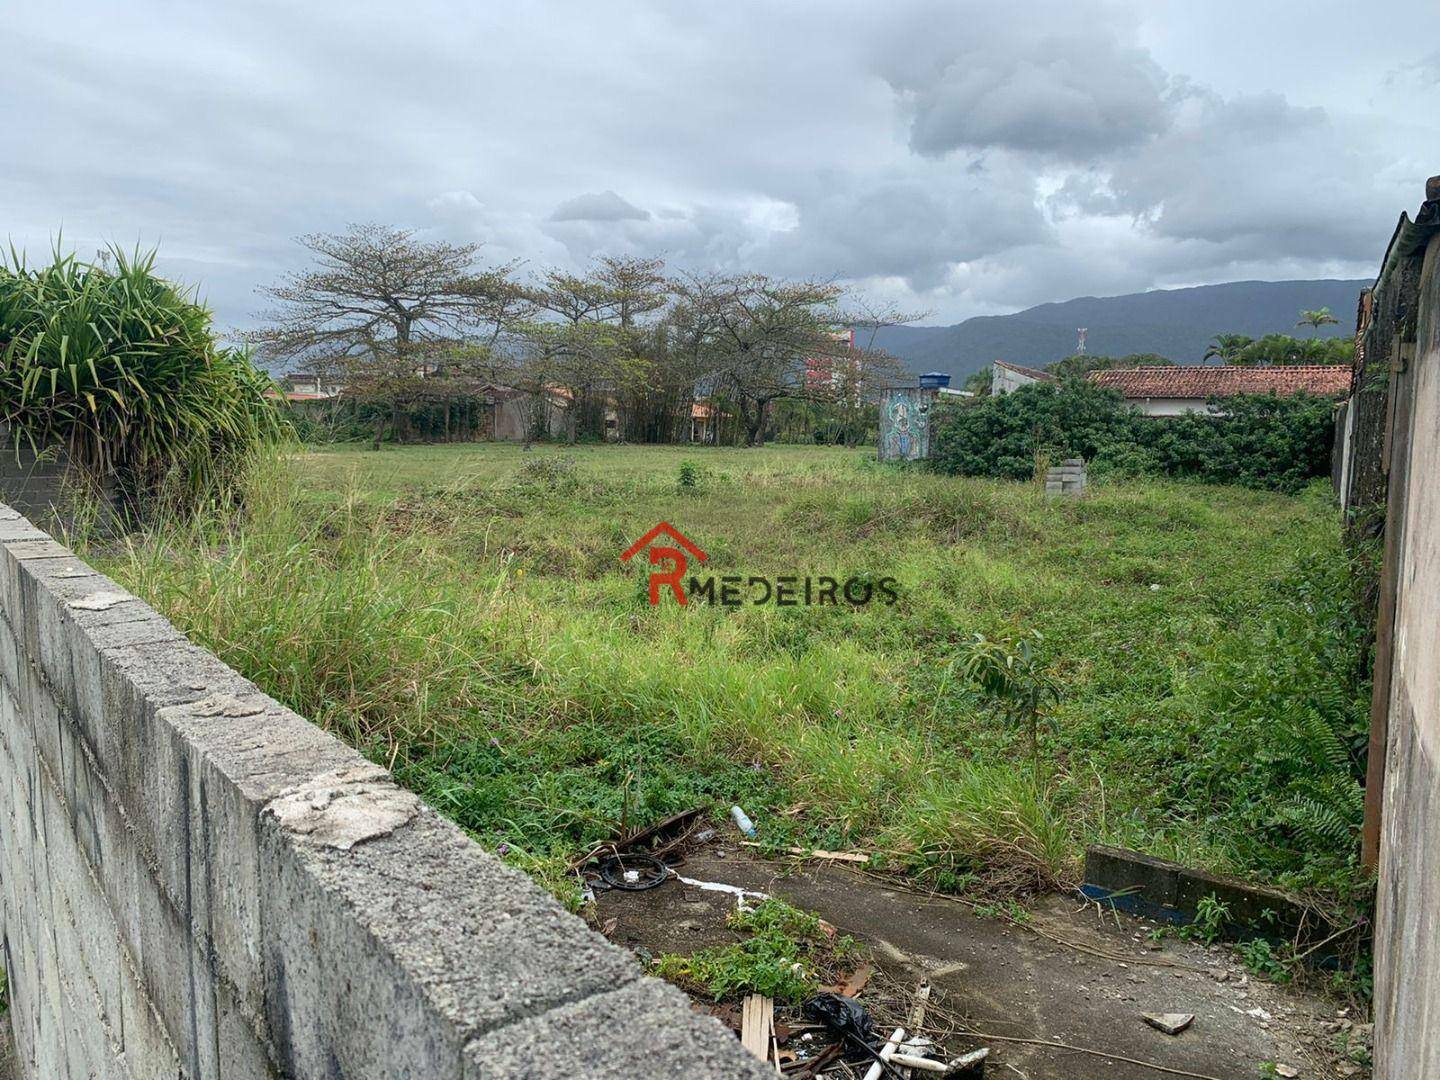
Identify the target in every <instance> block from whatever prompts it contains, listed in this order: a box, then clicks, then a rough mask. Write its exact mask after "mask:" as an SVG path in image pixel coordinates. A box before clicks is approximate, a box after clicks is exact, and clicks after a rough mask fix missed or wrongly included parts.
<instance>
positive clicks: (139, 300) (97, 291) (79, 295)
mask: <svg viewBox="0 0 1440 1080" xmlns="http://www.w3.org/2000/svg"><path fill="white" fill-rule="evenodd" d="M111 254H112V256H113V259H114V262H115V266H114V269H108V268H106V267H102V266H93V265H90V264H87V263H83V262H80V261H79V260H77V259H76V258H75V257H74V256H73V255H61V254H59V253H58V252H57V253H56V255H55V257H54V258H53V259H52V261H51V262H50V263H49V265H47V266H43V267H38V268H34V269H32V268H30V267H29V266H27V265H26V263H25V260H24V258H23V256H21V255H19V254H18V253H16V252H15V251H14V249H11V251H10V254H9V258H8V260H6V261H5V262H3V263H0V424H3V425H4V426H5V428H6V429H8V436H9V439H10V448H11V450H12V451H18V450H19V449H20V448H22V447H25V446H28V447H30V448H31V449H32V450H34V451H35V452H37V453H41V452H45V451H47V450H50V449H52V448H62V449H63V450H64V451H65V452H66V453H67V454H68V458H69V461H70V464H71V467H72V469H73V470H74V471H75V472H76V473H77V474H78V476H77V479H80V480H82V481H86V482H89V483H90V484H92V485H99V484H103V483H105V482H107V481H108V482H113V484H114V485H115V488H116V490H117V491H118V493H119V495H120V497H121V501H122V503H123V505H124V508H125V509H126V510H127V511H129V512H131V513H134V512H136V511H143V510H144V509H145V508H146V507H147V506H149V505H152V504H153V502H154V500H156V499H158V498H160V497H162V496H165V497H167V498H174V499H177V500H179V501H183V502H189V503H191V504H194V503H197V502H199V501H202V500H204V499H207V498H211V497H215V496H220V495H223V494H224V493H225V491H226V489H227V488H228V486H229V484H230V482H231V481H232V480H233V478H234V476H235V475H236V473H237V472H238V471H239V469H240V468H241V466H242V465H243V463H244V461H245V460H247V459H248V457H249V455H250V454H251V452H252V451H253V450H254V449H255V448H256V447H257V446H259V445H261V444H264V443H268V442H273V441H274V440H275V439H277V438H278V437H279V436H280V435H281V433H282V431H283V429H284V426H285V421H284V420H283V419H282V417H281V415H280V413H279V411H278V410H277V409H276V408H275V407H274V406H273V405H272V404H271V403H270V402H269V401H267V400H266V398H265V392H266V390H268V389H270V388H271V382H270V379H269V377H268V376H266V375H265V374H263V373H262V372H260V371H258V370H257V369H256V368H255V367H254V366H253V365H252V364H251V363H250V360H249V357H248V355H247V354H246V353H245V352H243V351H241V350H237V349H231V348H226V347H224V346H222V345H220V344H219V343H218V342H217V341H216V339H215V336H214V334H213V332H212V330H211V325H210V319H211V316H210V312H209V310H207V309H206V308H205V306H204V305H203V304H201V303H200V302H199V301H198V300H197V299H196V297H195V294H194V293H193V291H190V290H185V289H181V288H179V287H177V286H175V285H173V284H171V283H170V282H168V281H165V280H163V279H162V278H160V277H158V276H157V275H156V273H155V253H154V251H150V252H140V251H137V252H135V253H134V254H133V255H126V254H125V253H124V252H123V251H120V250H118V249H111Z"/></svg>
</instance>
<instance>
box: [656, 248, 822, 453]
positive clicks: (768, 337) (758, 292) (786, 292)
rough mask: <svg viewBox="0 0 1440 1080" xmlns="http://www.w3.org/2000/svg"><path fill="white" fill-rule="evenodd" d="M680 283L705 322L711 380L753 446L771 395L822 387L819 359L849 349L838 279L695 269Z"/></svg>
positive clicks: (695, 314)
mask: <svg viewBox="0 0 1440 1080" xmlns="http://www.w3.org/2000/svg"><path fill="white" fill-rule="evenodd" d="M679 289H680V293H681V296H682V298H683V300H684V301H685V303H686V306H687V308H688V310H689V311H690V312H691V313H692V317H695V318H698V319H700V320H702V321H703V322H704V324H705V327H706V330H705V341H706V352H707V354H708V358H709V361H710V380H709V381H710V382H711V384H712V385H713V386H714V388H715V390H716V391H717V393H718V394H719V395H721V396H723V397H724V398H725V399H727V400H728V401H729V402H730V403H731V404H732V405H733V406H734V407H735V409H736V411H737V412H738V414H739V420H740V423H741V425H742V427H743V431H744V437H745V444H746V445H747V446H755V445H757V444H758V443H759V442H760V441H761V440H762V438H763V436H764V431H765V422H766V419H767V417H768V415H769V410H770V406H771V404H772V403H773V402H775V401H778V400H780V399H782V398H789V397H805V396H813V395H814V394H816V393H818V392H819V391H817V389H816V387H815V380H814V379H813V373H814V371H815V367H816V365H817V364H825V363H827V362H828V363H833V362H834V361H835V360H836V359H838V358H843V357H845V356H846V355H847V354H848V353H849V352H850V351H851V346H850V344H849V341H848V339H847V340H844V341H842V340H841V338H840V336H839V335H838V334H837V332H836V327H837V326H838V325H839V324H840V316H839V313H838V312H837V311H836V310H835V302H836V301H837V300H838V299H839V297H840V292H841V290H840V288H839V287H838V286H836V285H833V284H828V283H823V282H813V281H800V282H785V281H777V280H775V279H773V278H769V277H766V276H765V275H763V274H742V275H739V276H737V277H730V278H723V277H720V276H718V275H711V276H692V277H690V278H687V279H686V280H685V281H684V282H683V283H682V284H681V285H680V286H679ZM827 392H828V390H827Z"/></svg>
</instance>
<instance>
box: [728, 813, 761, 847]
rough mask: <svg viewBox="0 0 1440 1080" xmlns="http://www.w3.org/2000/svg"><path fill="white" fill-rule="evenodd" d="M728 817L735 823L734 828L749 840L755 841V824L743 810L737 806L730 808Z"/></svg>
mask: <svg viewBox="0 0 1440 1080" xmlns="http://www.w3.org/2000/svg"><path fill="white" fill-rule="evenodd" d="M730 817H731V819H732V820H733V821H734V822H735V827H736V828H737V829H739V830H740V831H741V832H742V833H744V834H745V835H746V836H748V837H750V839H752V840H753V839H755V823H754V822H753V821H751V820H750V818H749V816H748V815H747V814H746V813H745V811H744V810H741V809H740V807H738V806H732V807H730Z"/></svg>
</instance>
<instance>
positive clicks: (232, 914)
mask: <svg viewBox="0 0 1440 1080" xmlns="http://www.w3.org/2000/svg"><path fill="white" fill-rule="evenodd" d="M0 948H3V958H0V962H3V964H4V967H5V970H6V972H7V974H8V977H9V982H10V997H11V1022H12V1026H13V1029H14V1040H15V1044H16V1049H17V1053H18V1057H19V1060H20V1067H21V1071H22V1073H23V1075H25V1076H26V1077H33V1078H44V1080H52V1078H79V1077H87V1078H88V1077H106V1078H109V1077H116V1078H141V1077H145V1078H149V1077H168V1078H185V1077H189V1078H200V1077H205V1078H210V1077H216V1078H223V1080H232V1078H234V1080H242V1078H243V1080H249V1078H260V1077H287V1078H288V1077H296V1078H307V1077H324V1078H326V1080H336V1078H342V1077H343V1078H347V1080H358V1078H365V1077H387V1078H388V1077H426V1078H440V1080H448V1078H456V1080H460V1078H465V1080H473V1078H479V1077H520V1076H535V1077H541V1076H544V1077H550V1076H586V1077H634V1076H647V1077H670V1076H673V1077H680V1076H685V1077H736V1078H742V1077H745V1078H755V1077H760V1076H764V1075H773V1074H767V1073H766V1072H765V1071H764V1070H762V1069H761V1068H760V1067H759V1063H758V1062H756V1061H754V1060H753V1059H751V1058H749V1057H748V1056H746V1055H745V1054H744V1053H743V1051H742V1050H741V1049H740V1046H739V1044H738V1042H737V1041H736V1040H735V1038H734V1037H733V1036H732V1035H731V1034H730V1033H729V1032H727V1031H726V1030H725V1029H723V1028H722V1027H721V1026H720V1025H719V1023H718V1022H716V1021H714V1020H712V1019H710V1018H708V1017H701V1016H699V1015H697V1014H695V1013H694V1012H693V1011H692V1010H691V1009H690V1008H689V1005H688V1002H687V1001H686V999H685V998H684V997H683V995H681V994H680V993H679V992H678V991H676V990H674V989H673V988H671V987H668V986H666V985H664V984H662V983H659V982H657V981H655V980H653V979H650V978H648V977H646V976H644V975H643V974H642V972H641V971H640V969H639V967H638V966H637V964H636V963H635V961H634V960H633V959H632V958H631V957H630V956H629V954H627V953H625V952H624V951H622V950H620V949H618V948H616V947H614V946H612V945H610V944H609V943H608V942H606V941H605V940H604V939H603V938H601V937H599V936H598V935H596V934H593V933H592V932H591V931H590V930H589V929H587V928H586V927H585V925H584V924H583V923H582V922H581V921H580V920H579V919H577V918H575V917H573V916H571V915H569V914H568V913H566V912H565V911H564V910H563V909H561V908H560V906H559V905H558V904H556V903H555V902H554V901H553V900H552V899H551V898H550V897H549V896H548V895H546V894H544V893H543V892H542V891H541V890H540V889H539V888H538V887H537V886H535V885H534V884H533V883H532V882H531V881H530V880H529V879H528V878H526V877H525V876H524V875H522V874H520V873H518V872H517V871H514V870H512V869H510V868H508V867H506V866H505V865H503V864H502V863H501V862H499V861H498V860H497V859H495V858H494V857H492V856H491V855H489V854H488V853H486V852H485V851H483V850H481V849H480V847H479V846H477V845H476V844H474V843H473V842H472V841H470V840H469V839H468V838H467V837H466V836H465V835H464V834H463V833H462V832H461V831H460V830H459V829H457V828H456V827H455V826H454V825H452V824H450V823H449V822H448V821H446V820H444V819H443V818H441V817H440V816H439V815H437V814H436V813H435V812H434V811H433V810H431V809H430V808H429V807H427V806H425V805H424V804H423V803H421V802H420V801H419V800H418V799H417V798H416V797H415V796H414V795H412V794H410V793H409V792H407V791H404V790H403V789H401V788H399V787H397V786H396V785H395V784H394V783H393V782H392V781H391V779H390V777H389V775H388V774H387V773H386V772H385V771H384V770H383V769H380V768H378V767H376V766H374V765H372V764H370V763H369V762H367V761H365V760H364V759H363V758H362V757H360V755H358V754H357V753H356V752H355V751H353V750H351V749H350V748H349V747H347V746H345V745H344V744H342V743H340V742H338V741H337V740H335V739H334V738H332V737H330V736H329V735H327V734H325V733H324V732H322V731H321V730H319V729H318V728H316V727H315V726H314V725H312V724H310V723H309V722H308V721H306V720H305V719H304V718H302V717H300V716H298V715H296V714H295V713H293V712H290V711H289V710H287V709H285V708H284V707H283V706H281V705H279V704H278V703H277V702H275V701H273V700H272V699H270V698H269V697H267V696H266V695H264V694H263V693H261V692H260V691H259V690H258V689H257V688H256V687H255V686H254V685H253V684H251V683H249V682H247V681H246V680H245V679H243V678H241V677H240V676H239V675H238V674H237V673H236V672H234V671H232V670H231V669H230V668H228V667H226V666H225V665H224V664H222V663H221V662H220V661H219V660H218V659H216V658H215V657H214V656H212V655H210V654H209V653H207V652H205V651H204V650H203V649H200V648H198V647H197V646H195V645H193V644H191V643H190V642H188V641H187V640H186V639H185V638H184V636H183V635H182V634H180V633H179V632H178V631H177V630H176V629H175V628H174V627H172V626H171V625H170V624H169V623H168V622H167V621H166V620H165V619H163V618H162V617H161V616H159V615H158V614H156V613H155V612H154V611H153V610H151V609H150V608H149V607H147V606H146V605H145V604H143V603H142V602H141V601H139V600H138V599H136V598H135V597H133V596H131V595H130V594H128V593H126V592H125V591H124V590H123V589H121V588H119V587H118V586H117V585H115V584H114V583H113V582H111V581H109V580H108V579H106V578H104V577H103V576H101V575H99V574H97V573H95V572H94V571H93V570H91V569H90V568H89V567H88V566H86V565H85V564H84V563H83V562H81V561H80V560H79V559H77V558H76V557H75V556H74V555H73V554H71V553H70V552H69V551H67V550H66V549H65V548H64V547H62V546H61V545H59V544H57V543H55V542H54V541H53V540H52V539H51V538H50V537H49V536H48V535H46V534H45V533H44V532H42V531H40V530H39V529H37V528H35V527H34V526H32V525H31V524H30V523H29V522H28V521H27V520H25V519H24V518H23V517H21V516H20V515H19V514H18V513H17V512H16V511H14V510H11V509H9V508H8V507H3V506H0Z"/></svg>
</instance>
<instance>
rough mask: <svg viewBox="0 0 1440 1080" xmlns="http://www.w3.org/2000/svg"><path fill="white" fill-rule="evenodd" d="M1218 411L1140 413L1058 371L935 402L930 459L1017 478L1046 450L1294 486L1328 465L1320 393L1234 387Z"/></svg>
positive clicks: (1029, 472)
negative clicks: (1009, 388)
mask: <svg viewBox="0 0 1440 1080" xmlns="http://www.w3.org/2000/svg"><path fill="white" fill-rule="evenodd" d="M1214 404H1215V405H1216V406H1217V407H1218V408H1222V409H1223V410H1224V411H1223V413H1216V414H1212V413H1189V414H1187V415H1184V416H1174V417H1149V416H1142V415H1141V414H1139V413H1137V412H1135V411H1134V410H1133V409H1131V408H1129V407H1128V406H1127V405H1126V404H1125V401H1124V399H1123V398H1122V397H1121V396H1120V394H1119V393H1118V392H1116V391H1113V390H1105V389H1102V388H1100V387H1098V386H1096V385H1094V384H1093V383H1090V382H1087V381H1084V380H1079V379H1067V380H1064V381H1063V382H1060V383H1058V384H1057V383H1036V384H1033V385H1030V386H1024V387H1021V388H1020V389H1019V390H1016V391H1015V392H1014V393H1010V394H1005V395H1002V396H1000V397H992V398H985V399H982V400H980V401H977V402H975V403H973V404H967V405H961V406H943V407H941V408H940V409H939V410H938V411H937V415H936V420H935V429H934V431H935V434H934V440H935V442H934V445H935V452H934V456H933V459H932V464H933V465H934V467H936V468H938V469H940V470H941V471H943V472H950V473H959V474H961V475H964V476H993V477H997V478H1001V479H1011V480H1022V479H1028V478H1030V477H1031V476H1033V475H1034V473H1035V470H1036V466H1037V462H1039V461H1040V460H1041V459H1042V458H1044V457H1046V456H1049V457H1057V456H1059V457H1069V456H1078V457H1083V458H1085V459H1086V460H1087V461H1092V462H1095V463H1096V466H1097V470H1098V473H1099V475H1101V476H1104V475H1112V476H1139V475H1152V474H1153V475H1164V476H1173V477H1183V478H1190V479H1195V480H1202V481H1205V482H1207V483H1223V484H1233V483H1238V484H1243V485H1244V486H1246V487H1253V488H1270V489H1273V490H1277V491H1286V492H1294V491H1298V490H1299V489H1300V488H1302V487H1304V486H1305V484H1306V483H1308V482H1309V481H1310V480H1311V479H1312V478H1314V477H1317V476H1324V475H1325V474H1326V473H1327V472H1328V471H1329V465H1330V444H1331V436H1332V425H1333V418H1332V408H1331V405H1330V402H1328V401H1326V400H1325V399H1323V398H1317V397H1314V396H1311V395H1308V394H1296V395H1294V396H1292V397H1278V396H1276V395H1274V394H1241V395H1237V396H1235V397H1229V398H1225V399H1224V400H1223V402H1216V403H1214Z"/></svg>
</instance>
